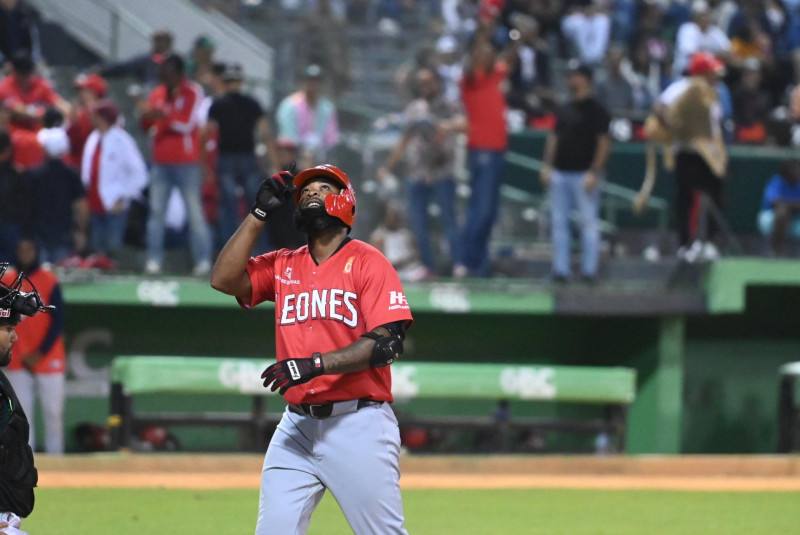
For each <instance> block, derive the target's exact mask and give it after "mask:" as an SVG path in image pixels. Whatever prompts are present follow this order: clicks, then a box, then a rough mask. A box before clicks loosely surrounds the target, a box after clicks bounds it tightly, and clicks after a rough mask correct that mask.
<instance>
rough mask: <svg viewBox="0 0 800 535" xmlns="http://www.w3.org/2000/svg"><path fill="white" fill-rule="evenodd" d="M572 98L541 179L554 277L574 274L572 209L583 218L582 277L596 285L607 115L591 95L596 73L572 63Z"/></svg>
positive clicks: (560, 118) (546, 153)
mask: <svg viewBox="0 0 800 535" xmlns="http://www.w3.org/2000/svg"><path fill="white" fill-rule="evenodd" d="M567 85H568V87H569V92H570V100H569V102H567V103H566V104H565V105H564V106H563V107H562V108H561V109H559V111H558V114H557V122H556V128H555V132H553V133H552V134H550V135H549V136H548V138H547V142H546V144H545V149H544V157H543V160H544V162H543V165H542V170H541V175H540V177H539V178H540V180H541V183H542V186H543V187H544V188H545V189H549V190H550V207H551V210H552V217H551V226H552V236H553V268H552V269H553V277H554V279H555V280H556V281H559V282H561V281H566V280H567V279H568V278H569V277H570V274H571V271H572V269H571V266H570V228H569V216H570V211H571V210H572V208H573V206H574V207H575V208H577V210H578V213H579V217H580V226H581V242H582V258H581V275H582V277H583V278H584V280H587V281H592V280H594V278H595V277H596V276H597V268H598V263H599V257H600V222H599V218H598V211H599V208H600V193H601V189H602V188H601V182H602V179H603V173H604V169H605V165H606V160H607V159H608V154H609V150H610V148H611V140H610V137H609V135H608V125H609V121H610V119H609V116H608V113H607V112H606V110H605V109H604V108H603V106H602V105H601V104H600V103H599V102H598V101H597V100H596V99H595V98H594V96H593V95H592V71H591V70H590V69H589V68H588V67H585V66H582V65H579V64H574V63H573V64H571V65H569V70H568V73H567Z"/></svg>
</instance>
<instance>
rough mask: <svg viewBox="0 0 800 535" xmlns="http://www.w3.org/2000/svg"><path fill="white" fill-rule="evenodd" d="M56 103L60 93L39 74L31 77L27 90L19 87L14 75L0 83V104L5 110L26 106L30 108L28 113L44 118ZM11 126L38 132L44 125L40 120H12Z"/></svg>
mask: <svg viewBox="0 0 800 535" xmlns="http://www.w3.org/2000/svg"><path fill="white" fill-rule="evenodd" d="M56 102H58V93H56V92H55V90H54V89H53V88H52V87H51V86H50V84H49V83H48V82H47V80H45V79H44V78H42V77H41V76H39V75H37V74H34V75H32V76H31V78H30V84H29V85H28V88H27V89H23V88H22V87H20V86H19V85H17V78H16V77H15V76H14V75H10V76H6V77H5V78H4V79H3V80H2V81H0V104H2V106H3V107H4V108H8V109H13V108H14V107H15V106H17V105H19V104H24V105H25V106H26V107H27V108H28V112H30V113H32V114H33V115H37V116H38V117H42V116H43V115H44V112H45V109H46V108H47V107H49V106H52V105H54V104H55V103H56ZM10 126H11V127H12V129H13V128H25V129H28V130H34V131H38V130H39V129H40V128H41V127H42V124H41V122H40V121H38V120H25V119H19V118H12V119H11V123H10Z"/></svg>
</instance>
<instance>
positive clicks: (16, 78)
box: [0, 50, 71, 168]
mask: <svg viewBox="0 0 800 535" xmlns="http://www.w3.org/2000/svg"><path fill="white" fill-rule="evenodd" d="M10 66H11V72H10V74H9V75H8V76H6V77H5V78H4V79H3V80H2V81H0V105H2V107H3V108H4V109H5V110H7V111H8V112H9V113H10V120H9V123H8V131H9V134H10V135H11V140H12V143H14V146H15V148H16V149H17V150H15V151H14V157H15V163H16V164H17V165H18V166H19V167H21V168H28V167H33V166H35V165H38V164H40V163H42V161H43V157H44V154H43V153H42V152H41V148H40V147H38V145H37V144H36V143H35V141H34V139H35V137H36V136H35V134H36V132H38V131H39V129H41V128H42V119H43V117H44V114H45V111H46V110H47V109H48V108H50V107H56V108H57V109H58V111H60V112H61V114H62V115H64V116H68V115H69V113H70V109H71V108H70V105H69V103H68V102H67V101H65V100H64V99H63V98H62V97H61V96H60V95H59V94H58V93H56V91H55V90H54V89H53V87H52V86H51V85H50V83H49V82H47V80H45V79H44V78H42V77H41V76H39V75H38V74H36V66H35V65H34V63H33V58H32V57H31V55H30V53H29V52H27V51H24V50H21V51H17V52H16V53H15V54H14V56H13V57H12V58H11V62H10Z"/></svg>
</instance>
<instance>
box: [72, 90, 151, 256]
mask: <svg viewBox="0 0 800 535" xmlns="http://www.w3.org/2000/svg"><path fill="white" fill-rule="evenodd" d="M118 119H119V111H118V110H117V108H116V106H114V104H113V103H111V101H109V100H101V101H99V102H97V103H95V104H94V106H93V107H92V113H91V121H92V125H93V126H94V131H93V132H92V133H91V135H89V138H88V139H87V141H86V149H85V151H84V153H83V158H82V161H81V179H82V180H83V186H84V187H85V188H86V192H87V202H88V206H89V212H90V218H91V226H90V229H91V234H90V240H89V244H90V247H91V250H92V252H94V253H95V254H99V255H105V256H108V257H111V258H113V257H115V256H116V253H117V252H118V251H119V249H120V248H121V247H122V244H123V239H124V237H125V227H126V224H127V222H128V211H129V209H130V204H131V201H132V200H133V199H135V198H137V197H139V196H140V195H141V194H142V191H143V190H144V188H145V187H146V186H147V181H148V177H147V166H146V164H145V162H144V158H143V157H142V154H141V152H139V147H138V145H137V144H136V141H135V140H134V139H133V137H131V135H130V134H129V133H128V132H126V131H125V130H124V129H123V128H122V127H121V126H120V124H119V121H118Z"/></svg>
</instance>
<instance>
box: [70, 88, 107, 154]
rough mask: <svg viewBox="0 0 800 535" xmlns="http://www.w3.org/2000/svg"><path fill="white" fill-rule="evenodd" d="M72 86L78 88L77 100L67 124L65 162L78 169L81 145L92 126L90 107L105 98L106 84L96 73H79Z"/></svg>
mask: <svg viewBox="0 0 800 535" xmlns="http://www.w3.org/2000/svg"><path fill="white" fill-rule="evenodd" d="M73 87H75V89H77V90H78V94H77V102H76V104H75V106H74V108H73V114H72V116H71V117H70V121H69V126H67V135H68V136H69V146H70V150H69V154H68V155H67V158H66V161H67V164H68V165H70V166H72V167H74V168H76V169H78V168H80V166H81V158H82V157H83V147H84V145H85V144H86V140H87V139H88V137H89V134H91V133H92V130H93V129H94V127H93V126H92V120H91V118H90V115H91V108H92V106H93V105H94V103H95V102H97V101H99V100H101V99H103V98H105V96H106V92H107V91H108V84H107V83H106V81H105V80H104V79H103V78H102V77H101V76H100V75H98V74H95V73H91V74H88V75H87V74H81V75H79V76H77V77H76V78H75V82H74V84H73Z"/></svg>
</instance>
